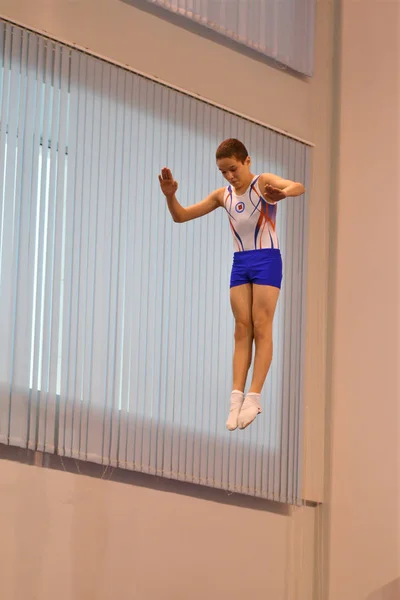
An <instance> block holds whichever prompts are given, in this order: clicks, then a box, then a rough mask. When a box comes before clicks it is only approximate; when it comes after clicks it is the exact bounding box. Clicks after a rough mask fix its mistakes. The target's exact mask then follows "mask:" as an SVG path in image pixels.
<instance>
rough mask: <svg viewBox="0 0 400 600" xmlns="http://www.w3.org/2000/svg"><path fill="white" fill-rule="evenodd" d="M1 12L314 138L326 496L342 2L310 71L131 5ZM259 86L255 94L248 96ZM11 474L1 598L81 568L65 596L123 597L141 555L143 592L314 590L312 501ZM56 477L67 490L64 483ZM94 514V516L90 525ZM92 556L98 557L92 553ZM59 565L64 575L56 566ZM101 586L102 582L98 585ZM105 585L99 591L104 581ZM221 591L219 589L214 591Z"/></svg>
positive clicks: (316, 495)
mask: <svg viewBox="0 0 400 600" xmlns="http://www.w3.org/2000/svg"><path fill="white" fill-rule="evenodd" d="M0 15H2V16H3V17H7V18H9V19H10V20H12V21H14V22H17V23H20V24H24V25H26V26H28V27H31V28H33V29H35V30H38V31H41V32H46V33H48V34H49V35H50V36H54V37H55V38H57V39H59V40H61V41H66V42H69V43H74V44H77V45H78V46H80V47H85V48H88V49H89V50H90V51H91V52H94V53H97V54H98V55H101V56H105V57H109V58H111V59H112V60H114V61H117V62H118V63H121V64H126V65H130V66H131V67H132V68H134V69H136V70H138V71H142V72H144V73H147V74H150V75H152V76H155V77H158V78H159V79H161V80H163V81H166V82H168V83H170V84H172V85H175V86H178V87H180V88H183V89H187V90H189V91H191V92H193V93H196V94H199V95H200V96H202V97H204V98H207V99H210V100H212V101H213V102H216V103H218V104H221V105H224V106H228V107H230V108H231V109H233V110H236V111H238V112H240V113H243V114H245V115H248V116H250V117H252V118H255V119H258V120H260V121H262V122H264V123H268V124H270V125H272V126H274V127H276V128H279V129H281V130H285V131H289V132H290V133H291V134H293V135H296V136H299V137H301V138H305V139H308V140H310V141H312V142H313V143H314V144H315V145H316V147H315V150H314V156H313V176H312V182H311V192H312V193H311V209H310V222H309V228H310V245H309V261H308V274H309V284H308V302H307V313H308V324H307V334H306V335H307V352H306V413H305V427H306V431H307V444H306V448H305V465H306V469H305V473H306V477H305V489H304V493H305V495H306V496H307V497H308V498H312V499H322V468H321V467H322V464H323V457H324V449H323V417H324V398H325V369H326V365H325V353H326V314H327V288H326V281H327V272H328V216H329V201H330V177H331V172H330V170H331V164H330V146H331V136H330V132H331V108H332V93H331V92H332V65H331V63H332V45H333V42H332V31H333V27H332V25H333V5H332V3H331V2H330V0H321V1H320V2H318V3H317V27H316V48H317V53H316V70H315V77H314V78H313V79H312V80H305V79H301V78H299V77H293V76H291V75H289V74H287V73H285V72H282V71H279V70H276V69H273V68H271V67H267V66H265V65H264V64H262V62H260V61H258V60H254V59H251V58H249V57H246V56H243V55H241V54H239V53H237V52H234V51H233V50H231V49H229V48H227V47H224V46H220V45H218V44H216V43H214V42H210V41H209V40H205V39H203V38H201V37H199V36H197V35H195V34H193V33H190V32H188V31H185V30H183V29H180V28H177V27H175V26H174V25H172V24H170V23H167V22H164V21H162V20H161V19H159V18H157V17H155V16H153V15H150V14H148V13H146V12H143V11H141V10H138V9H134V8H132V7H131V6H128V5H127V4H125V3H123V2H121V1H120V0H71V1H69V2H67V1H66V0H35V2H34V3H33V2H31V1H30V0H0ZM249 90H256V92H257V93H252V94H249ZM0 469H1V472H2V473H3V471H5V476H6V477H8V480H9V482H10V484H9V487H8V492H7V497H5V496H3V495H1V496H0V502H4V501H5V500H4V499H3V498H6V501H7V502H8V504H7V507H8V509H7V512H5V511H3V510H1V511H0V530H1V528H2V527H6V529H4V530H5V531H7V533H6V534H5V535H6V537H5V538H4V539H7V543H8V544H11V547H12V548H13V551H12V553H11V554H10V557H9V558H7V562H6V563H5V566H3V569H4V570H5V575H6V578H5V579H3V578H2V577H0V586H1V585H3V586H4V585H5V586H8V587H6V588H5V590H6V592H7V593H5V594H3V595H4V597H7V598H18V600H20V597H21V593H23V594H24V596H23V598H24V600H30V597H31V598H32V599H33V598H36V597H39V598H40V600H47V599H48V598H49V599H50V598H52V597H54V589H55V587H56V586H57V585H58V582H59V581H60V579H63V578H64V579H65V578H69V577H70V576H71V574H73V577H72V583H70V586H75V587H68V585H67V584H65V586H63V594H64V596H63V597H64V598H66V599H67V598H68V600H69V599H71V600H80V598H82V600H83V599H84V600H87V599H88V598H92V597H93V598H96V600H98V599H99V598H103V597H104V598H108V597H110V596H109V595H107V594H110V593H111V592H110V591H109V590H110V585H111V582H112V581H115V578H118V580H119V581H120V585H121V592H122V593H123V594H125V593H128V592H127V590H129V589H130V588H129V586H130V585H131V579H132V569H133V566H132V563H131V562H129V561H128V560H127V558H126V553H128V555H129V556H133V557H134V558H135V560H136V559H137V560H139V564H140V565H141V569H142V567H143V575H141V574H140V573H141V572H142V570H141V569H139V570H138V571H137V572H136V574H135V577H139V584H138V585H139V588H138V590H139V591H138V595H137V598H138V600H147V599H150V598H155V599H157V600H160V599H161V600H162V599H163V598H170V597H173V598H174V600H176V599H179V598H184V599H185V600H194V599H195V598H197V597H199V598H204V597H205V595H204V592H205V588H203V587H202V586H201V584H200V579H201V577H203V576H204V573H207V572H209V573H210V574H211V578H212V581H213V586H214V587H213V588H210V587H208V588H207V590H208V596H207V597H209V598H210V599H211V600H213V599H214V598H218V599H219V598H224V597H226V598H228V597H229V598H230V600H232V599H233V598H235V597H238V598H239V595H240V596H243V592H244V591H245V592H246V595H247V597H249V598H252V600H257V599H258V598H260V599H261V598H273V600H311V598H312V589H311V588H312V584H313V565H314V545H313V540H314V509H312V508H307V509H306V508H305V509H302V510H301V511H296V512H295V513H294V515H292V516H285V517H282V516H280V515H277V514H274V513H269V512H259V511H257V512H253V511H251V510H246V511H244V512H242V510H243V509H240V511H239V509H232V507H228V506H225V505H218V506H216V505H215V504H212V505H210V504H208V503H206V502H205V501H204V500H195V499H189V498H186V497H184V496H176V495H172V496H168V499H167V500H165V495H164V494H162V493H161V492H156V491H150V490H143V489H139V488H135V487H130V488H129V490H127V489H126V488H125V487H124V486H123V485H122V484H116V483H115V484H108V483H105V482H104V481H95V482H94V481H93V480H90V482H89V483H88V482H87V481H86V480H85V479H84V478H80V477H78V476H75V475H66V474H63V473H55V472H53V471H47V470H45V471H41V470H40V469H34V468H32V467H26V466H22V465H17V464H15V463H4V462H2V463H0ZM2 478H3V476H1V477H0V480H1V479H2ZM63 478H64V479H63ZM58 486H62V490H64V491H62V492H61V491H60V492H58V491H57V489H58ZM31 488H32V489H36V490H38V491H37V493H36V492H34V493H33V495H32V503H30V502H29V503H28V502H27V503H26V504H25V497H26V496H27V494H28V493H29V490H30V489H31ZM65 497H66V498H71V499H72V500H71V503H66V501H65ZM42 500H46V510H43V509H42V508H41V502H42ZM30 505H31V508H30V512H28V511H29V506H30ZM119 505H121V506H123V507H124V511H125V512H124V518H122V517H121V519H120V520H118V519H117V518H116V517H115V516H114V508H115V507H116V506H119ZM90 507H92V509H93V510H92V511H91V509H90ZM131 507H132V508H131ZM136 511H137V512H138V513H139V514H140V515H142V516H143V518H144V519H146V523H148V527H141V528H140V527H139V529H136V528H137V522H136V518H135V516H134V515H135V513H136ZM149 511H151V514H149ZM172 515H179V517H180V524H179V526H177V525H175V524H174V523H173V522H172ZM87 518H89V519H90V520H89V522H88V523H87V524H86V519H87ZM154 519H155V521H154ZM239 520H240V522H239ZM100 521H101V522H103V521H106V522H107V527H106V528H98V523H99V522H100ZM232 521H235V522H236V521H238V525H237V526H236V525H235V528H234V529H233V530H231V525H230V524H231V522H232ZM152 523H153V525H152ZM39 524H40V529H44V530H45V532H46V536H47V537H46V539H45V545H43V542H41V543H42V546H41V547H40V552H41V556H42V557H43V558H42V559H41V561H39V558H37V555H36V557H35V561H36V562H31V565H32V566H30V565H29V564H28V563H26V565H25V567H21V566H20V565H19V564H18V562H17V560H16V557H17V556H19V555H20V553H22V555H23V556H27V553H28V550H27V549H30V550H31V549H32V548H34V544H35V541H34V539H35V538H34V534H36V533H38V532H39ZM132 530H134V531H135V532H136V535H135V537H134V539H131V537H130V536H129V535H127V532H130V531H132ZM14 531H15V532H16V535H15V537H14V534H13V532H14ZM25 531H26V532H28V533H25ZM30 532H31V533H30ZM59 539H60V541H57V540H59ZM188 539H190V540H193V541H194V544H195V548H196V550H194V551H193V552H192V553H190V555H188V554H187V553H186V552H185V550H184V549H185V548H186V546H187V541H188ZM208 539H210V540H211V543H209V542H208ZM171 540H174V549H175V547H176V552H177V553H178V557H179V560H178V561H175V560H169V561H168V565H166V566H165V567H163V568H164V571H163V573H164V576H165V578H166V581H167V587H168V589H172V590H173V594H172V595H171V596H160V593H162V592H160V589H164V588H161V587H158V586H161V585H162V582H163V578H159V579H158V578H157V577H155V576H154V571H152V572H151V573H149V571H147V570H146V569H147V566H146V567H145V566H144V565H147V564H149V563H150V561H151V560H153V558H152V557H153V555H154V554H155V556H156V558H157V560H156V561H155V563H156V564H157V568H158V567H159V564H160V560H161V558H160V553H161V552H162V550H163V549H165V550H168V551H169V548H170V541H171ZM54 544H55V547H54ZM61 544H63V545H62V546H61ZM4 546H5V545H4ZM4 546H3V547H4ZM54 548H55V549H59V548H62V552H63V556H64V557H65V560H66V562H65V563H63V564H65V567H62V565H61V567H60V566H57V565H56V561H55V558H54V556H55V555H54V554H53V550H54ZM80 548H83V550H82V551H81V550H80ZM99 548H103V551H104V553H106V555H107V556H110V557H112V559H113V561H114V562H113V563H112V565H111V566H109V567H105V566H104V565H105V563H104V561H103V560H100V558H99V553H100V549H99ZM24 553H25V554H24ZM249 554H251V555H252V556H253V558H254V561H255V563H254V564H255V565H256V567H255V568H254V572H253V573H252V575H251V577H250V578H248V579H247V581H246V583H245V584H244V585H243V586H242V584H238V583H237V577H234V578H233V579H230V578H229V577H228V575H227V573H228V567H229V566H230V567H231V569H232V572H233V573H234V574H235V575H236V576H237V575H238V574H240V563H241V559H242V557H246V556H248V555H249ZM169 555H171V553H169ZM85 556H87V560H88V561H89V562H88V563H85V560H83V559H84V557H85ZM179 561H180V562H181V563H182V564H183V565H184V566H185V567H186V568H189V563H190V564H192V563H193V564H192V566H191V567H190V568H189V574H190V578H189V579H186V578H182V579H181V578H180V577H181V576H180V571H179V569H178V567H179ZM0 564H1V561H0ZM60 568H62V570H61V571H60ZM24 569H28V571H27V572H26V573H28V575H27V577H28V579H27V581H30V582H31V583H30V584H28V585H27V586H26V587H24V586H23V583H22V576H23V575H25V574H26V573H25V571H24ZM52 570H53V572H54V573H55V574H54V576H53V575H49V573H51V572H52ZM2 581H3V582H4V583H3V584H2ZM97 581H99V582H101V583H99V584H97ZM193 581H195V582H196V585H199V586H200V587H199V590H200V592H201V593H202V594H203V595H201V594H200V592H199V594H200V595H195V594H197V592H193V594H192V595H188V594H187V589H188V583H191V582H193ZM77 582H78V583H77ZM95 585H96V586H98V587H96V588H94V587H93V586H95ZM21 586H22V587H21ZM88 586H89V587H88ZM90 586H92V587H90ZM174 586H175V587H174ZM22 589H23V590H24V591H23V592H21V590H22ZM88 589H90V591H87V590H88ZM213 589H215V590H218V593H216V594H215V595H214V594H213ZM85 590H86V591H85ZM93 590H97V591H93ZM98 590H102V591H101V592H100V591H98ZM0 591H2V590H1V587H0ZM12 594H14V596H13V595H12ZM96 594H104V595H103V596H101V595H96ZM120 597H122V596H120ZM321 600H322V599H321ZM323 600H325V599H323Z"/></svg>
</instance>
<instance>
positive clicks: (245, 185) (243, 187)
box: [233, 173, 254, 194]
mask: <svg viewBox="0 0 400 600" xmlns="http://www.w3.org/2000/svg"><path fill="white" fill-rule="evenodd" d="M253 179H254V175H253V174H252V173H249V177H248V178H247V180H246V181H245V182H244V183H242V184H241V186H240V187H238V188H236V187H234V186H233V188H234V190H235V192H236V193H237V194H244V192H245V191H246V190H247V189H248V188H249V187H250V184H251V182H252V181H253Z"/></svg>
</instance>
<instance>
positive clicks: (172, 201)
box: [158, 167, 223, 223]
mask: <svg viewBox="0 0 400 600" xmlns="http://www.w3.org/2000/svg"><path fill="white" fill-rule="evenodd" d="M158 180H159V182H160V187H161V191H162V193H163V194H164V196H165V198H166V200H167V205H168V209H169V212H170V213H171V216H172V218H173V220H174V221H175V223H185V222H186V221H191V220H192V219H198V218H199V217H203V216H204V215H207V214H208V213H210V212H212V211H213V210H215V209H216V208H219V207H220V206H221V205H222V203H221V198H222V193H223V188H221V189H219V190H215V192H212V193H211V194H210V195H209V196H207V197H206V198H204V200H201V201H200V202H197V203H196V204H192V206H188V207H183V206H182V205H181V204H179V202H178V200H177V198H176V195H175V194H176V192H177V190H178V182H177V181H175V179H174V178H173V176H172V173H171V171H170V170H169V169H167V168H166V167H165V168H164V169H162V171H161V174H160V175H159V176H158Z"/></svg>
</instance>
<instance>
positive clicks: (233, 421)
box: [226, 390, 244, 431]
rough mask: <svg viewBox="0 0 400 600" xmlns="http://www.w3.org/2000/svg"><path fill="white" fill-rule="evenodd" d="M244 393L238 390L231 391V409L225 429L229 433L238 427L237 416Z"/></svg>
mask: <svg viewBox="0 0 400 600" xmlns="http://www.w3.org/2000/svg"><path fill="white" fill-rule="evenodd" d="M243 400H244V393H243V392H241V391H240V390H233V392H232V394H231V408H230V411H229V416H228V420H227V422H226V427H227V429H229V431H234V430H235V429H236V428H237V426H238V416H239V413H240V409H241V408H242V404H243Z"/></svg>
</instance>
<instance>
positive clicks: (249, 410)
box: [238, 392, 261, 429]
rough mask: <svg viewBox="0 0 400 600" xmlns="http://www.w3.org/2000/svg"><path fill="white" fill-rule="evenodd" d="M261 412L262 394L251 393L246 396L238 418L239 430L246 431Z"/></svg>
mask: <svg viewBox="0 0 400 600" xmlns="http://www.w3.org/2000/svg"><path fill="white" fill-rule="evenodd" d="M260 412H261V404H260V394H254V393H253V392H250V393H249V394H247V395H246V398H245V399H244V402H243V404H242V409H241V411H240V415H239V418H238V427H239V429H245V428H246V427H247V426H248V425H250V423H252V422H253V421H254V419H255V418H256V416H257V415H258V414H259V413H260Z"/></svg>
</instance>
